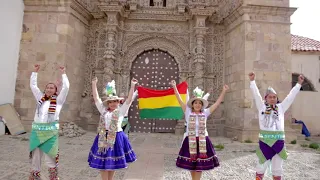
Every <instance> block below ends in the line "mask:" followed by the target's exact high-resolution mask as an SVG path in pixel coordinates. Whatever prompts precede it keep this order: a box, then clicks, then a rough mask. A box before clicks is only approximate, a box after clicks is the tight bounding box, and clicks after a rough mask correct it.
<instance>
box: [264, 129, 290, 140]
mask: <svg viewBox="0 0 320 180" xmlns="http://www.w3.org/2000/svg"><path fill="white" fill-rule="evenodd" d="M259 139H274V140H284V139H285V135H284V132H283V131H260V133H259Z"/></svg>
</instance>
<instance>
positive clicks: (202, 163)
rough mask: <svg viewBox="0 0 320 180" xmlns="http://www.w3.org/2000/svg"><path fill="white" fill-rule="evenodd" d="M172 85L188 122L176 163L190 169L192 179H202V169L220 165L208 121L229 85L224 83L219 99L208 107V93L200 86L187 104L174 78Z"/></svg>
mask: <svg viewBox="0 0 320 180" xmlns="http://www.w3.org/2000/svg"><path fill="white" fill-rule="evenodd" d="M171 85H172V87H173V89H174V92H175V95H176V97H177V99H178V102H179V104H180V106H181V108H182V110H183V111H184V114H185V119H186V122H187V129H186V133H185V135H184V137H185V138H184V140H183V143H182V147H181V149H180V152H179V156H178V158H177V162H176V165H177V167H180V168H183V169H187V170H189V171H190V172H191V176H192V180H200V179H201V175H202V171H205V170H211V169H214V168H215V167H218V166H219V161H218V158H217V155H216V153H215V150H214V147H213V145H212V143H211V141H210V139H209V137H208V132H207V128H206V123H207V118H208V116H209V115H210V114H211V113H212V112H213V111H214V110H215V109H217V107H218V106H219V104H220V103H221V102H222V101H223V99H224V95H225V94H226V92H227V90H228V89H229V87H228V86H227V85H224V86H223V90H222V92H221V94H220V96H219V98H218V100H217V101H216V102H215V103H214V104H213V105H212V106H210V107H209V108H207V106H208V101H207V98H208V95H206V96H205V97H203V94H204V92H203V91H202V90H201V89H199V88H198V87H196V88H195V89H194V90H193V97H192V98H191V99H190V100H189V101H188V102H187V104H185V103H184V102H183V101H182V99H181V97H180V94H179V92H178V89H177V87H176V82H175V81H174V80H173V81H171Z"/></svg>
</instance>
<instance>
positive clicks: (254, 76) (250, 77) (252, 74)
mask: <svg viewBox="0 0 320 180" xmlns="http://www.w3.org/2000/svg"><path fill="white" fill-rule="evenodd" d="M255 78H256V75H255V74H254V72H251V73H249V79H250V81H254V79H255Z"/></svg>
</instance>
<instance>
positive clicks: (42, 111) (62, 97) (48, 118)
mask: <svg viewBox="0 0 320 180" xmlns="http://www.w3.org/2000/svg"><path fill="white" fill-rule="evenodd" d="M37 77H38V73H36V72H32V74H31V78H30V88H31V91H32V93H33V95H34V97H35V98H36V101H37V102H38V101H40V100H41V98H42V97H43V95H44V93H43V92H41V91H40V89H39V88H38V85H37ZM69 86H70V84H69V80H68V77H67V75H66V74H62V88H61V91H60V93H59V95H58V97H57V105H56V112H55V114H54V115H48V111H49V106H50V101H49V100H48V101H45V102H43V104H42V105H41V106H40V107H39V108H37V109H36V113H35V116H34V122H36V123H49V122H53V121H58V120H59V114H60V111H61V108H62V106H63V104H64V102H65V101H66V98H67V95H68V92H69Z"/></svg>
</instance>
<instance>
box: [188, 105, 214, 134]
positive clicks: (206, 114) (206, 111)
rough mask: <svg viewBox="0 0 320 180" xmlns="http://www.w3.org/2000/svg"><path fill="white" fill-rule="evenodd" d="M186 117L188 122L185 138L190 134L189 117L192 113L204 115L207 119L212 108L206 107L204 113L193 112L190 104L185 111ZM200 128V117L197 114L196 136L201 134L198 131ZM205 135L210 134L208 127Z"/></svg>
mask: <svg viewBox="0 0 320 180" xmlns="http://www.w3.org/2000/svg"><path fill="white" fill-rule="evenodd" d="M184 114H185V119H186V122H187V124H186V125H187V129H186V132H185V133H184V138H185V137H187V136H188V133H189V117H190V115H191V114H192V115H204V116H205V117H206V121H207V119H208V116H209V115H210V114H211V113H210V109H209V108H207V109H204V111H203V113H202V114H196V113H193V112H192V110H191V108H189V107H188V106H187V107H186V111H185V113H184ZM198 129H199V117H198V116H196V136H197V137H198V136H199V132H198ZM205 135H206V136H208V131H207V128H206V130H205Z"/></svg>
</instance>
